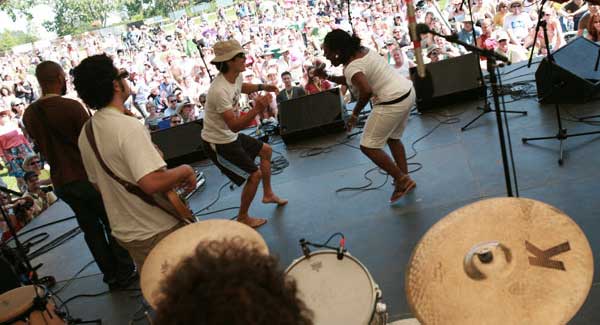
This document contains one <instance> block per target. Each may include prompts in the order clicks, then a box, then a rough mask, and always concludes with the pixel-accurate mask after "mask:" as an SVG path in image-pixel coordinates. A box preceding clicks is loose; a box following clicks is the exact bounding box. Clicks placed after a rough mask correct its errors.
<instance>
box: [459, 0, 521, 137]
mask: <svg viewBox="0 0 600 325" xmlns="http://www.w3.org/2000/svg"><path fill="white" fill-rule="evenodd" d="M465 1H466V2H467V8H468V9H469V16H471V33H472V34H473V44H474V45H477V34H476V33H475V21H474V19H473V7H472V5H471V0H463V2H462V3H461V6H462V4H463V3H464V2H465ZM482 33H483V31H482ZM477 69H478V71H479V80H481V87H482V88H483V89H482V92H483V96H484V98H483V107H482V106H477V109H479V110H481V113H479V115H477V116H476V117H475V118H474V119H472V120H471V121H470V122H469V123H467V124H465V125H464V126H463V127H461V128H460V130H461V131H464V130H466V129H467V128H468V127H469V126H471V124H473V123H475V122H476V121H477V120H479V119H480V118H481V117H482V116H484V115H485V114H487V113H491V112H493V111H494V109H492V108H491V107H490V103H489V102H488V99H487V87H486V86H485V79H484V78H483V71H481V64H479V57H478V58H477ZM488 70H489V67H488ZM496 107H497V106H496ZM502 112H506V113H511V114H521V115H527V111H512V110H510V111H507V110H502Z"/></svg>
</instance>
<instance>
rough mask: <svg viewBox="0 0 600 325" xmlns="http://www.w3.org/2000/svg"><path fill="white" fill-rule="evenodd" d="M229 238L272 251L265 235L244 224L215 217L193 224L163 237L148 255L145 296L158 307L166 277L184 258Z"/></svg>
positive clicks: (143, 277) (143, 280) (143, 276)
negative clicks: (207, 243) (203, 245)
mask: <svg viewBox="0 0 600 325" xmlns="http://www.w3.org/2000/svg"><path fill="white" fill-rule="evenodd" d="M227 238H229V239H234V240H239V241H240V245H246V246H247V247H249V246H254V247H256V248H258V249H259V250H260V251H262V252H264V253H265V255H267V254H269V249H268V247H267V244H266V243H265V241H264V239H263V238H262V236H261V235H260V234H259V233H258V232H256V230H254V229H252V228H250V227H248V226H246V225H244V224H243V223H240V222H237V221H230V220H222V219H214V220H205V221H200V222H196V223H192V224H189V225H187V226H184V227H182V228H180V229H178V230H176V231H174V232H173V233H171V234H169V235H168V236H167V237H165V238H164V239H163V240H161V241H160V242H159V243H158V244H157V245H156V246H155V247H154V248H153V249H152V251H151V252H150V254H149V255H148V257H147V258H146V261H145V262H144V266H143V267H142V274H141V278H140V284H141V288H142V293H143V295H144V298H146V300H147V301H148V303H149V304H150V305H151V306H152V307H153V308H156V305H157V302H158V300H159V299H160V298H161V297H160V290H159V289H160V285H161V282H162V280H163V279H164V278H166V277H167V276H168V275H169V274H170V272H171V271H172V270H173V268H174V267H175V266H176V265H177V264H178V263H179V262H180V261H181V260H182V259H184V258H185V257H188V256H191V255H192V254H193V253H194V251H195V249H196V247H197V246H198V244H200V243H201V242H204V241H213V240H220V239H227Z"/></svg>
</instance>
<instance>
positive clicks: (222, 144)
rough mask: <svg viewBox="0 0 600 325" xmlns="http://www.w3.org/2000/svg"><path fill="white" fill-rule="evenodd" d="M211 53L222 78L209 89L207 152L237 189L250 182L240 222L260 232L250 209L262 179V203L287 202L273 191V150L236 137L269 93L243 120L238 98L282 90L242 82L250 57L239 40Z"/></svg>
mask: <svg viewBox="0 0 600 325" xmlns="http://www.w3.org/2000/svg"><path fill="white" fill-rule="evenodd" d="M213 49H214V52H215V58H214V59H213V60H212V61H211V63H212V64H214V65H215V66H216V67H217V69H218V70H219V74H218V75H217V76H216V77H215V79H214V80H213V82H212V84H211V85H210V88H209V89H208V94H207V97H206V106H205V108H204V128H203V129H202V144H203V148H204V152H206V153H207V155H208V156H209V157H210V159H211V160H212V161H213V162H214V163H215V165H216V166H217V167H219V169H220V170H221V172H222V173H223V174H225V175H226V176H227V177H228V178H229V179H230V180H231V181H232V182H233V183H235V184H236V185H237V186H241V185H242V184H244V183H246V184H245V185H244V188H243V189H242V198H241V203H240V210H239V213H238V217H237V220H238V221H239V222H242V223H244V224H246V225H248V226H250V227H253V228H257V227H260V226H262V225H264V224H265V223H266V222H267V220H266V219H262V218H254V217H250V215H249V214H248V210H249V208H250V204H251V203H252V200H254V196H255V195H256V190H257V188H258V184H259V183H260V181H261V180H262V183H263V199H262V202H263V203H274V204H277V205H278V206H282V205H285V204H286V203H287V200H284V199H281V198H279V197H278V196H277V195H275V193H274V192H273V189H272V188H271V154H272V149H271V147H270V146H269V145H268V144H265V143H263V142H261V141H259V140H256V139H255V138H252V137H250V136H247V135H245V134H243V133H238V132H239V131H240V130H243V129H245V128H247V127H248V125H250V123H252V121H254V118H255V117H256V115H257V114H259V113H261V112H262V111H264V110H265V109H266V108H267V107H268V106H269V104H270V102H271V99H272V97H271V94H269V95H267V96H259V97H257V98H256V99H255V105H254V107H253V108H252V109H251V110H250V111H248V113H247V114H246V115H242V116H240V114H239V99H240V93H245V94H251V93H253V92H257V91H263V90H265V91H268V92H275V93H277V91H278V89H277V87H276V86H273V85H263V84H258V85H255V84H249V83H244V82H242V75H241V73H242V72H244V70H246V52H245V51H244V50H243V49H242V47H241V46H240V43H238V41H236V40H228V41H221V42H217V43H215V45H214V47H213ZM256 156H259V157H260V168H258V167H256V165H255V164H254V158H256Z"/></svg>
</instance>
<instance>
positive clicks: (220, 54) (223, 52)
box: [210, 39, 246, 63]
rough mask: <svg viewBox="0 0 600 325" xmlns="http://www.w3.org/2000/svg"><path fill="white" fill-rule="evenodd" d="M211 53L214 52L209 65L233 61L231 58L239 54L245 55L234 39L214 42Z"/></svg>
mask: <svg viewBox="0 0 600 325" xmlns="http://www.w3.org/2000/svg"><path fill="white" fill-rule="evenodd" d="M213 51H214V52H215V58H214V59H212V60H211V61H210V63H219V62H225V61H229V60H231V59H233V57H235V56H236V55H238V54H240V53H244V54H246V51H244V50H243V49H242V46H241V45H240V43H239V42H238V41H236V40H234V39H232V40H228V41H220V42H216V43H215V45H213Z"/></svg>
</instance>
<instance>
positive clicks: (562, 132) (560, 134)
mask: <svg viewBox="0 0 600 325" xmlns="http://www.w3.org/2000/svg"><path fill="white" fill-rule="evenodd" d="M546 1H547V0H542V4H541V6H540V11H539V12H538V22H537V26H536V27H535V34H534V35H535V37H537V34H538V32H539V29H540V28H542V32H543V34H544V42H545V43H546V44H545V45H546V52H547V53H548V54H547V55H546V60H548V63H550V65H555V64H556V63H555V62H554V57H553V56H552V52H550V45H549V42H548V28H547V26H546V21H545V20H543V19H542V17H544V16H543V13H544V5H545V4H546ZM532 58H533V51H532V52H531V55H530V56H529V63H528V67H530V66H531V60H532ZM549 70H550V72H549V73H550V78H549V79H550V80H551V81H552V82H553V83H554V80H553V79H552V69H549ZM562 86H563V83H561V82H559V83H554V85H552V88H553V89H556V88H560V87H562ZM551 94H552V90H550V91H549V92H548V94H547V95H546V96H545V97H544V98H540V100H539V101H540V102H541V101H543V100H544V99H546V98H547V97H549V96H550V95H551ZM554 109H555V110H556V121H557V126H558V131H557V133H556V135H554V136H545V137H535V138H522V139H521V141H522V142H523V143H527V142H529V141H537V140H549V139H556V140H558V141H559V152H558V165H559V166H562V165H563V162H564V160H563V154H564V145H563V141H565V140H566V139H568V138H572V137H579V136H582V135H590V134H600V131H592V132H581V133H572V134H569V133H568V131H567V129H566V128H564V127H563V125H562V118H561V116H560V107H559V106H558V102H556V101H555V103H554Z"/></svg>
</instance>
